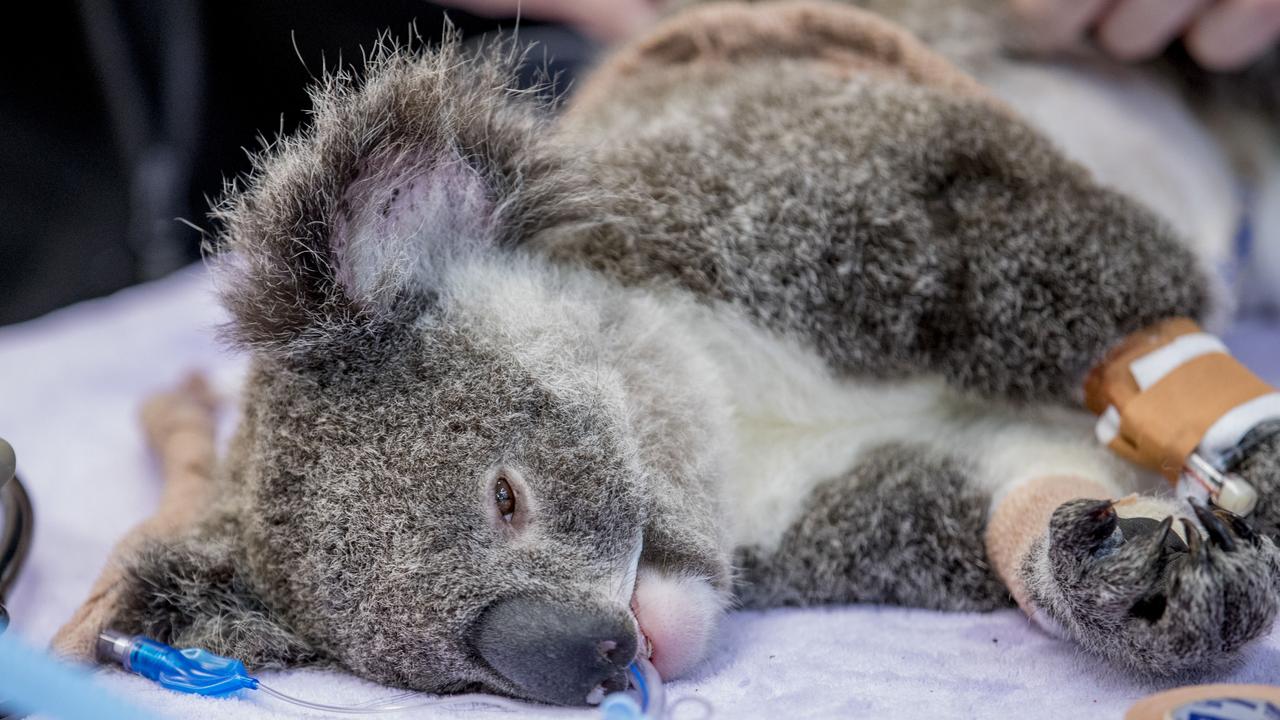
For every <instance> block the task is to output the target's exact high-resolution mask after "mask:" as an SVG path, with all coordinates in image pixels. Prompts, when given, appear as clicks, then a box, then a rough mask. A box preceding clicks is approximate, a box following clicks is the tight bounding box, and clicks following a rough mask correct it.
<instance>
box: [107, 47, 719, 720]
mask: <svg viewBox="0 0 1280 720" xmlns="http://www.w3.org/2000/svg"><path fill="white" fill-rule="evenodd" d="M369 74H370V80H368V81H367V82H366V83H365V84H364V85H363V86H361V87H356V86H354V85H353V84H351V83H350V82H349V81H346V80H344V79H341V78H336V79H333V80H331V81H329V83H328V84H327V85H326V86H324V87H323V88H321V89H320V90H319V91H318V92H317V93H316V94H315V97H314V100H315V105H316V113H315V117H314V122H313V124H312V126H311V127H310V128H309V129H308V130H306V131H305V132H303V133H302V134H301V135H299V136H297V137H294V138H291V139H287V140H283V141H281V143H280V144H279V145H278V146H277V147H276V148H275V149H274V150H273V151H272V152H271V153H269V154H268V155H267V156H265V157H264V158H263V159H261V160H260V161H259V164H258V167H257V168H256V171H255V173H254V175H253V176H252V177H251V178H249V180H248V181H247V185H246V188H245V189H243V190H239V191H233V192H232V193H231V194H230V196H229V198H228V200H227V201H226V202H225V203H224V204H223V206H222V207H221V209H220V210H219V215H220V219H221V222H222V224H223V233H222V234H223V240H224V244H225V249H224V250H222V251H221V254H220V255H219V257H218V258H217V260H216V278H217V282H218V284H219V290H220V293H221V296H222V298H223V302H224V304H225V305H226V307H227V308H228V310H229V312H230V314H231V318H232V321H231V324H230V326H229V327H228V328H227V333H228V336H229V338H230V339H231V341H232V342H233V343H235V344H236V345H238V346H239V347H241V348H243V349H245V350H246V351H248V352H249V353H250V354H251V356H252V369H251V371H250V376H249V378H248V381H247V384H246V389H245V397H244V401H243V409H242V418H241V425H240V428H239V431H238V433H237V435H236V438H235V439H234V441H233V444H232V449H231V452H230V454H229V458H228V462H227V464H226V467H225V478H223V480H225V482H226V483H227V487H228V491H227V497H228V499H227V500H226V502H225V506H224V507H220V508H218V509H217V512H215V513H213V516H214V517H213V519H211V520H210V521H209V522H207V523H206V524H205V525H204V526H202V527H201V528H200V529H199V530H198V531H196V532H195V533H193V534H192V535H191V536H190V537H187V538H184V539H183V540H181V541H178V542H174V543H170V544H167V545H165V546H163V547H152V548H149V549H148V550H147V551H146V552H145V553H143V554H142V555H141V556H140V557H139V558H138V559H137V561H136V562H135V564H134V570H133V579H134V583H133V584H134V586H135V587H133V588H132V590H131V592H130V594H129V600H128V602H127V603H126V607H125V608H124V609H123V610H122V611H121V613H120V615H119V617H118V618H117V621H116V624H117V625H118V626H120V627H121V629H124V630H126V631H128V630H134V631H139V632H146V633H148V634H151V635H153V636H158V637H159V639H161V640H165V641H170V642H174V643H177V644H187V645H202V646H205V647H209V648H210V649H212V650H214V651H216V652H222V653H226V654H230V655H235V656H237V657H240V658H241V659H244V660H246V661H247V662H248V663H250V664H251V666H252V665H257V666H263V665H292V664H301V663H314V662H331V663H336V664H338V665H340V666H342V667H345V668H348V669H350V670H352V671H354V672H356V673H357V674H359V675H362V676H364V677H368V678H371V679H374V680H377V681H380V682H385V683H388V684H394V685H398V686H405V687H411V688H416V689H422V690H429V691H444V692H448V691H459V690H464V689H472V688H480V689H487V690H491V691H497V692H502V693H505V694H510V695H515V696H518V697H525V698H531V699H534V700H540V701H545V702H554V703H567V704H581V703H583V702H584V701H586V700H587V698H588V696H589V695H592V694H593V693H594V696H596V697H598V696H599V691H598V690H597V688H600V687H602V686H603V688H604V689H605V690H609V689H612V688H616V687H620V686H621V685H623V684H624V683H625V669H626V667H627V666H628V664H629V663H630V662H631V661H632V660H633V658H634V657H635V656H636V654H637V653H638V652H640V651H642V650H643V649H644V646H645V645H647V644H648V643H649V642H651V641H655V642H656V647H654V648H650V649H652V650H653V651H654V652H655V654H656V653H661V652H662V650H661V649H660V648H661V646H662V644H663V643H664V642H666V641H665V640H663V641H656V640H655V638H658V637H675V636H677V635H680V636H683V635H685V634H687V633H688V632H695V633H698V632H700V633H703V635H705V634H706V633H708V632H709V629H708V627H709V625H708V623H709V622H710V621H711V620H712V619H713V618H714V615H715V613H716V612H717V611H718V610H719V608H720V607H722V605H723V602H722V600H721V598H722V596H723V593H724V589H725V587H726V586H727V583H728V570H727V560H726V553H725V551H724V548H723V541H722V539H721V538H720V537H719V531H718V530H717V529H716V525H715V523H714V518H715V517H716V515H717V513H716V512H715V509H714V507H713V505H712V500H711V495H712V494H711V493H709V492H707V491H706V488H705V487H704V483H703V479H702V478H701V477H700V476H699V474H700V473H701V472H702V471H701V470H697V469H696V468H697V467H698V462H690V461H688V459H687V458H680V459H678V460H670V461H668V460H664V459H663V458H664V457H665V456H662V455H661V453H659V452H657V451H655V450H654V448H655V447H657V444H655V443H653V442H651V438H650V437H649V436H650V435H652V434H653V432H654V431H653V429H652V428H651V427H650V428H648V429H646V427H648V426H651V425H653V424H654V423H653V422H651V414H652V413H653V412H655V409H654V407H652V405H653V401H652V399H651V398H647V397H645V396H644V395H643V393H641V392H639V391H638V390H637V387H640V386H644V385H646V384H651V383H652V381H651V378H652V377H654V376H655V375H657V374H662V375H663V376H664V377H668V376H669V377H672V378H678V377H680V375H681V372H684V371H682V370H680V369H679V367H678V366H679V365H680V361H679V360H678V359H677V358H676V357H674V356H672V355H671V353H670V351H668V350H664V349H663V348H664V343H663V341H662V338H661V337H660V333H655V332H653V322H654V320H653V318H652V317H650V316H649V314H648V313H647V311H646V308H645V307H641V305H643V301H642V300H637V299H636V298H635V297H632V296H630V295H628V294H627V293H626V292H624V291H621V290H619V289H616V288H610V287H609V286H608V285H607V284H606V283H605V281H603V280H601V279H598V278H594V277H592V276H590V275H588V274H587V273H586V271H581V270H572V269H565V268H556V267H553V266H552V265H550V264H549V263H548V262H547V261H545V260H543V259H540V258H539V256H538V254H537V253H536V252H534V250H533V249H532V248H534V247H535V246H536V245H537V244H538V242H539V241H540V239H543V238H546V237H547V236H549V235H551V234H554V233H556V232H561V231H563V230H564V228H569V227H578V226H582V225H584V224H589V223H591V222H594V219H593V218H594V216H595V215H596V214H598V213H600V212H602V210H601V208H603V207H605V206H606V204H607V199H604V198H600V197H596V195H595V194H594V193H593V191H592V190H591V189H590V185H589V184H588V183H587V182H586V181H585V180H584V179H583V175H582V174H581V173H580V172H578V171H577V170H575V169H574V162H573V161H571V160H570V159H569V158H568V153H567V152H566V151H564V150H563V149H561V150H556V149H555V148H554V147H553V146H552V144H551V143H550V142H548V139H547V137H546V136H545V133H544V128H543V126H542V125H541V121H540V120H539V119H538V117H537V115H536V114H535V113H534V112H532V110H531V109H530V108H528V107H525V104H526V103H525V101H523V100H521V99H520V98H519V97H516V96H514V95H513V93H512V92H511V91H509V90H507V84H506V75H505V70H504V69H503V67H502V66H501V64H498V63H495V62H491V61H475V60H472V61H466V62H464V61H463V60H462V59H461V58H460V57H459V55H458V52H457V51H456V50H454V49H451V48H450V47H448V46H446V47H445V48H444V49H442V50H440V51H438V52H436V53H434V54H431V55H428V56H426V57H423V58H409V57H406V56H403V55H397V54H392V55H389V56H387V57H383V58H381V59H378V60H377V61H375V62H374V64H373V67H372V69H371V70H370V71H369ZM637 303H639V305H638V304H637ZM646 413H648V414H646ZM678 415H679V413H678V412H675V414H674V415H671V417H675V416H678ZM690 468H695V469H694V470H692V471H691V470H690ZM682 473H683V474H682ZM638 576H639V577H640V578H644V577H650V578H653V582H652V583H650V584H649V585H647V586H646V587H648V588H649V590H648V596H649V597H651V598H652V600H653V603H655V604H656V606H657V607H658V608H659V610H660V612H658V613H657V615H653V612H652V611H650V615H651V616H654V617H657V618H658V619H656V620H654V621H652V623H650V625H651V626H652V627H644V625H645V624H646V623H645V622H643V621H638V620H637V614H636V611H635V607H634V606H635V602H636V597H637V595H638V594H643V593H640V590H639V589H638V584H640V582H639V580H638ZM690 602H692V603H694V605H695V607H694V608H693V609H692V610H689V611H687V612H677V609H678V608H679V607H680V606H681V605H682V604H683V605H687V604H688V603H690ZM699 612H701V615H699ZM690 613H692V615H693V616H698V617H702V616H705V618H703V619H704V620H706V622H704V623H702V625H698V626H697V627H693V628H691V627H690V626H689V621H688V620H687V616H689V614H690ZM682 615H683V616H686V617H684V618H682V617H681V616H682ZM658 625H662V627H657V626H658ZM646 636H647V637H646ZM681 653H683V655H682V654H681ZM687 655H689V653H688V651H687V649H684V650H680V651H677V648H675V647H674V646H672V647H671V648H670V649H669V651H668V653H667V656H668V657H669V658H670V660H668V662H667V666H668V669H676V668H677V666H678V665H680V663H682V662H686V661H687V660H688V659H690V658H688V657H685V656H687ZM655 657H656V655H655ZM693 659H696V658H693Z"/></svg>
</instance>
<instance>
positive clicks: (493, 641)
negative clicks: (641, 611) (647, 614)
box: [472, 598, 636, 705]
mask: <svg viewBox="0 0 1280 720" xmlns="http://www.w3.org/2000/svg"><path fill="white" fill-rule="evenodd" d="M472 643H473V645H474V646H475V649H476V651H477V652H479V653H480V656H481V657H483V658H484V659H485V661H487V662H488V663H489V665H490V666H491V667H492V668H493V669H494V670H496V671H498V672H499V673H501V674H502V675H503V677H505V678H507V679H508V680H510V681H511V682H513V683H515V684H516V685H519V686H520V687H521V688H522V689H523V690H524V691H525V693H527V694H528V696H529V697H530V698H532V699H534V700H539V701H542V702H547V703H554V704H556V705H583V704H586V703H587V696H588V695H590V694H592V691H594V690H595V689H596V688H597V687H599V686H601V685H603V686H604V689H605V691H606V692H610V691H613V690H621V689H624V688H625V687H626V671H627V665H629V664H630V663H631V661H632V660H633V659H634V658H635V654H636V636H635V629H634V628H633V627H632V623H631V619H630V617H629V616H628V615H626V614H623V613H616V614H615V613H610V612H608V611H605V610H583V609H579V608H573V607H569V606H565V605H559V604H556V603H551V602H546V601H542V600H525V599H522V598H512V599H509V600H502V601H500V602H498V603H496V604H494V605H493V606H491V607H490V608H489V609H488V610H486V611H485V613H484V615H483V616H481V618H480V622H479V623H478V624H477V625H476V626H475V630H474V634H473V636H472ZM596 695H597V696H598V693H596ZM597 701H598V698H597Z"/></svg>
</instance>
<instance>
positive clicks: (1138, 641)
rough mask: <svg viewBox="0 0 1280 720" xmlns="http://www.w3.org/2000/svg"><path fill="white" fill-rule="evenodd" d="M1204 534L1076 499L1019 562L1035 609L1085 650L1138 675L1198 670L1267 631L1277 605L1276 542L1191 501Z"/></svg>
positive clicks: (1185, 523)
mask: <svg viewBox="0 0 1280 720" xmlns="http://www.w3.org/2000/svg"><path fill="white" fill-rule="evenodd" d="M1193 510H1194V513H1195V515H1196V517H1197V518H1198V519H1199V521H1200V523H1201V524H1202V525H1203V526H1204V534H1203V535H1202V534H1201V531H1200V530H1198V529H1197V528H1196V526H1195V524H1194V523H1193V522H1191V521H1190V520H1188V519H1187V518H1179V520H1180V521H1181V524H1182V528H1183V530H1184V532H1185V536H1186V540H1185V544H1184V542H1183V541H1182V540H1180V539H1178V538H1177V536H1176V535H1174V534H1173V532H1172V530H1173V520H1174V518H1173V517H1172V516H1170V517H1165V518H1164V519H1163V521H1161V522H1160V523H1158V524H1157V523H1155V522H1154V521H1153V520H1141V519H1140V520H1139V521H1138V522H1136V523H1135V522H1131V521H1126V520H1121V519H1118V518H1117V517H1116V513H1115V510H1114V508H1113V507H1112V506H1111V503H1109V502H1097V501H1092V500H1073V501H1071V502H1068V503H1065V504H1063V505H1062V506H1060V507H1059V508H1058V509H1057V510H1056V511H1054V514H1053V517H1052V519H1051V521H1050V525H1049V530H1048V532H1047V533H1046V534H1045V535H1043V536H1042V537H1041V539H1040V540H1039V541H1037V543H1036V545H1035V546H1034V547H1033V548H1032V551H1031V552H1030V553H1029V554H1028V556H1027V558H1026V560H1025V561H1024V562H1023V566H1022V574H1023V578H1024V581H1025V582H1026V586H1027V588H1028V590H1029V592H1030V594H1031V598H1032V601H1033V602H1034V604H1035V605H1036V607H1037V611H1038V612H1043V613H1045V614H1046V615H1047V616H1048V617H1050V618H1052V619H1053V620H1055V621H1057V624H1058V625H1060V626H1061V627H1062V629H1063V630H1064V632H1066V633H1067V634H1068V635H1070V636H1072V637H1073V638H1074V639H1075V640H1077V641H1078V642H1079V643H1080V644H1081V646H1083V647H1084V648H1085V649H1087V650H1090V651H1092V652H1093V653H1095V654H1097V655H1101V656H1103V657H1104V658H1106V659H1108V660H1110V661H1111V662H1113V663H1116V664H1118V665H1121V666H1124V667H1127V668H1129V669H1131V670H1134V671H1136V672H1138V673H1141V674H1146V675H1152V676H1181V675H1193V674H1195V675H1198V674H1201V673H1204V672H1206V671H1212V670H1214V669H1216V668H1219V667H1221V666H1222V665H1223V663H1224V662H1226V661H1228V660H1229V659H1230V658H1231V657H1232V656H1233V655H1234V654H1235V653H1236V652H1237V651H1238V650H1239V649H1240V648H1241V647H1242V646H1243V645H1244V644H1245V643H1247V642H1249V641H1251V640H1253V639H1254V638H1257V637H1258V636H1260V635H1262V634H1263V633H1265V632H1266V631H1267V630H1268V629H1269V628H1270V627H1271V624H1272V622H1273V620H1274V619H1275V616H1276V613H1277V608H1278V606H1280V550H1277V548H1276V546H1275V544H1274V543H1273V542H1272V541H1271V540H1270V539H1269V538H1266V537H1262V536H1259V535H1258V534H1256V533H1253V532H1252V531H1251V530H1249V528H1248V526H1247V525H1246V524H1245V523H1244V522H1243V520H1241V519H1240V518H1237V517H1235V516H1232V515H1230V514H1229V513H1226V512H1225V511H1222V510H1220V509H1214V510H1211V509H1209V508H1206V507H1203V506H1199V505H1193ZM1131 520H1132V519H1131Z"/></svg>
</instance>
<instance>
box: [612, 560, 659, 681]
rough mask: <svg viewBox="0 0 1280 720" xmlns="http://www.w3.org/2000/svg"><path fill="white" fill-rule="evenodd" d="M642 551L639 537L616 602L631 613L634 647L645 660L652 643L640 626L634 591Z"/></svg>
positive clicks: (637, 583) (649, 653)
mask: <svg viewBox="0 0 1280 720" xmlns="http://www.w3.org/2000/svg"><path fill="white" fill-rule="evenodd" d="M643 550H644V539H643V537H641V538H639V539H637V540H636V545H635V548H633V549H632V551H631V557H630V558H629V559H628V562H627V572H626V574H625V575H624V576H623V580H622V583H621V584H620V586H619V592H618V600H619V601H620V602H622V603H625V604H626V606H627V608H628V610H629V612H630V613H631V622H633V623H635V626H636V641H637V642H636V647H637V648H639V650H638V652H639V653H640V654H641V655H642V656H644V657H646V658H647V657H650V656H651V655H653V642H652V641H651V640H650V639H649V636H648V634H646V633H645V631H644V626H643V625H641V624H640V613H639V611H638V606H637V600H636V589H637V587H638V586H639V577H640V554H641V552H642V551H643Z"/></svg>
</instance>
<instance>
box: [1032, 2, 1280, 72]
mask: <svg viewBox="0 0 1280 720" xmlns="http://www.w3.org/2000/svg"><path fill="white" fill-rule="evenodd" d="M1011 2H1012V4H1013V8H1014V11H1015V13H1016V14H1017V15H1018V16H1019V17H1020V18H1021V19H1022V20H1023V21H1024V22H1025V23H1026V24H1027V27H1028V28H1029V29H1030V30H1031V32H1032V33H1033V36H1034V38H1035V40H1036V42H1037V44H1039V45H1040V46H1042V47H1043V48H1045V49H1061V48H1063V47H1066V46H1069V45H1071V44H1073V43H1074V42H1076V41H1077V40H1079V39H1080V37H1081V36H1083V35H1084V34H1086V33H1089V32H1092V33H1093V34H1094V35H1095V37H1096V38H1097V41H1098V44H1099V45H1100V46H1101V47H1102V48H1103V50H1105V51H1106V52H1108V53H1110V54H1111V55H1112V56H1114V57H1116V58H1118V59H1120V60H1127V61H1133V60H1144V59H1147V58H1151V57H1154V56H1156V55H1158V54H1159V53H1160V52H1161V51H1163V50H1164V49H1165V47H1167V46H1168V45H1169V43H1170V42H1172V41H1173V40H1174V39H1175V38H1179V37H1180V38H1182V39H1183V41H1184V43H1185V44H1186V47H1187V50H1188V51H1189V52H1190V53H1191V55H1192V57H1194V58H1195V59H1196V60H1197V61H1198V62H1199V63H1200V64H1201V65H1202V66H1204V67H1205V68H1207V69H1209V70H1238V69H1241V68H1243V67H1245V66H1246V65H1249V64H1250V63H1251V62H1253V61H1254V60H1256V59H1258V58H1259V57H1260V56H1262V55H1263V54H1265V53H1266V52H1267V51H1269V50H1270V49H1271V48H1272V47H1273V46H1274V45H1275V43H1276V41H1277V39H1280V0H1011Z"/></svg>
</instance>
